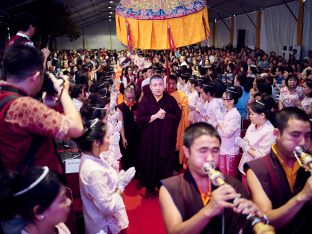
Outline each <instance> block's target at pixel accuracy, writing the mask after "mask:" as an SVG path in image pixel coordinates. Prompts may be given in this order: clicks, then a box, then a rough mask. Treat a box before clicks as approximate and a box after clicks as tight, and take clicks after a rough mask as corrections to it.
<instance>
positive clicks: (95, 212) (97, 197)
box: [79, 119, 135, 234]
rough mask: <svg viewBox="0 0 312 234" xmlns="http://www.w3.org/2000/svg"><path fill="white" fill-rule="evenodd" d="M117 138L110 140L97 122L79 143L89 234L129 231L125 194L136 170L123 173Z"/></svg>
mask: <svg viewBox="0 0 312 234" xmlns="http://www.w3.org/2000/svg"><path fill="white" fill-rule="evenodd" d="M116 134H119V132H116ZM116 136H117V135H116ZM116 136H115V135H113V136H112V139H111V140H110V138H109V133H108V131H107V128H106V126H105V125H104V124H103V122H102V121H100V120H99V119H95V120H91V121H89V122H87V123H86V125H85V133H84V135H83V136H82V137H81V138H80V139H79V146H80V147H81V149H82V151H83V154H82V157H81V162H80V169H79V182H80V193H81V199H82V205H83V213H84V221H85V229H86V233H87V234H93V233H119V232H121V231H122V230H123V229H125V228H127V227H128V223H129V221H128V216H127V213H126V209H125V204H124V202H123V199H122V197H121V194H122V192H123V191H124V189H125V187H126V186H127V185H128V183H129V182H130V181H131V180H132V178H133V176H134V174H135V169H134V168H133V167H132V168H129V169H128V170H127V171H126V172H124V171H121V172H119V168H118V167H119V163H118V161H117V160H118V159H119V158H116V155H117V154H116V151H117V152H118V149H113V148H112V147H111V146H112V145H116V144H115V143H116V142H117V145H118V141H119V138H118V136H117V137H116ZM110 141H111V142H110ZM113 141H114V142H113ZM115 141H116V142H115ZM116 147H118V146H116Z"/></svg>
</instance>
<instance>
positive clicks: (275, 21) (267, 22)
mask: <svg viewBox="0 0 312 234" xmlns="http://www.w3.org/2000/svg"><path fill="white" fill-rule="evenodd" d="M288 6H289V8H290V9H291V10H292V11H293V13H294V14H295V15H296V17H297V16H298V3H297V2H292V3H288ZM296 44H297V21H296V20H295V18H294V17H293V16H292V15H291V13H290V12H289V10H288V9H287V7H286V6H285V5H280V6H276V7H272V8H267V9H264V10H263V11H262V25H261V45H260V48H261V49H263V50H264V51H266V52H267V53H269V52H270V51H275V52H277V54H282V46H288V45H290V46H293V45H296Z"/></svg>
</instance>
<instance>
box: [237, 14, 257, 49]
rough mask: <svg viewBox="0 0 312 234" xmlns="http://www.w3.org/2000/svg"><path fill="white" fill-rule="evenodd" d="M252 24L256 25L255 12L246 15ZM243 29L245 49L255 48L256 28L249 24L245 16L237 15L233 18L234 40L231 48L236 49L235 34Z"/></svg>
mask: <svg viewBox="0 0 312 234" xmlns="http://www.w3.org/2000/svg"><path fill="white" fill-rule="evenodd" d="M248 15H249V16H250V18H251V19H252V21H253V23H254V24H255V25H256V12H251V13H248ZM241 29H244V30H246V33H245V45H246V46H247V47H252V46H255V44H256V27H255V26H254V25H253V24H252V23H251V22H250V20H249V18H248V16H247V15H239V16H235V17H234V40H233V46H234V47H237V34H238V30H241Z"/></svg>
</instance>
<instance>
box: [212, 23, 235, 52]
mask: <svg viewBox="0 0 312 234" xmlns="http://www.w3.org/2000/svg"><path fill="white" fill-rule="evenodd" d="M224 21H225V23H226V24H227V26H228V27H229V28H230V26H231V24H230V18H228V19H224ZM229 43H230V30H228V29H227V27H226V26H225V25H224V23H223V22H222V20H217V23H216V45H215V46H216V47H217V48H222V47H224V46H226V45H227V44H229Z"/></svg>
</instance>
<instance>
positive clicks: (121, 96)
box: [116, 68, 123, 105]
mask: <svg viewBox="0 0 312 234" xmlns="http://www.w3.org/2000/svg"><path fill="white" fill-rule="evenodd" d="M121 76H122V69H121V68H118V69H117V70H116V80H121ZM120 84H121V83H118V87H117V88H118V90H120ZM121 103H123V94H122V93H119V95H118V98H117V105H119V104H121Z"/></svg>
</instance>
